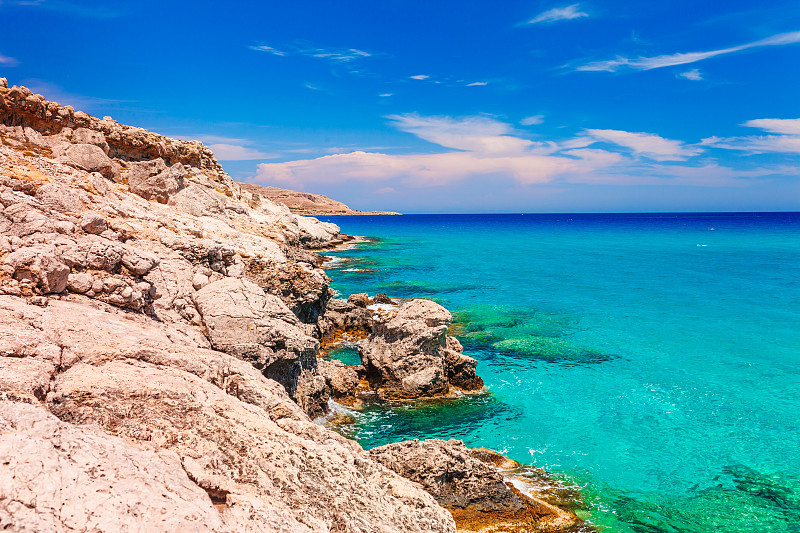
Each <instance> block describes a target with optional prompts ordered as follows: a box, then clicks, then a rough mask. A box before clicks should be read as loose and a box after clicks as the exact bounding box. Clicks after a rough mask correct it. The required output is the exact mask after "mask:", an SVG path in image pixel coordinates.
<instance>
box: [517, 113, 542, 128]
mask: <svg viewBox="0 0 800 533" xmlns="http://www.w3.org/2000/svg"><path fill="white" fill-rule="evenodd" d="M542 122H544V115H532V116H530V117H525V118H523V119H522V120H520V121H519V123H520V124H522V125H523V126H536V125H537V124H541V123H542Z"/></svg>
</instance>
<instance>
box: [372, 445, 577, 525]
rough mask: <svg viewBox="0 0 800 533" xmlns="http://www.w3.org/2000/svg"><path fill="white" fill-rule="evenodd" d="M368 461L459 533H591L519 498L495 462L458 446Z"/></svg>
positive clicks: (377, 453)
mask: <svg viewBox="0 0 800 533" xmlns="http://www.w3.org/2000/svg"><path fill="white" fill-rule="evenodd" d="M369 455H370V457H372V458H373V459H374V460H376V461H378V462H379V463H381V464H382V465H384V466H386V467H388V468H390V469H392V470H394V471H395V472H397V473H398V474H400V475H401V476H403V477H405V478H408V479H410V480H412V481H416V482H417V483H419V484H420V485H422V486H423V487H424V488H425V490H427V491H428V492H429V493H430V494H431V495H433V497H434V498H436V501H438V502H439V503H440V504H441V505H442V506H444V507H445V508H447V509H449V510H450V512H451V513H453V517H454V518H455V520H456V526H457V527H458V529H459V531H475V532H484V531H486V532H490V531H505V532H515V531H519V532H523V531H540V532H543V533H545V532H555V531H587V532H588V531H593V530H592V529H590V528H589V527H588V526H585V525H584V524H583V522H582V521H581V520H580V519H579V518H578V517H577V516H575V515H574V514H572V513H570V512H568V511H565V510H563V509H561V508H559V507H556V506H554V505H551V504H549V503H547V502H545V501H542V500H540V499H536V498H533V497H531V496H527V495H525V494H523V493H522V492H520V491H519V490H518V489H517V488H516V487H515V486H514V485H513V484H512V483H511V482H508V481H506V479H505V478H504V476H503V474H502V473H501V472H500V471H499V470H498V468H497V467H496V466H495V464H494V461H493V460H494V459H495V457H491V456H488V457H487V454H486V453H485V452H483V451H481V450H470V449H468V448H467V447H466V446H464V443H462V442H461V441H458V440H449V441H445V440H439V439H428V440H424V441H420V440H412V441H405V442H398V443H395V444H387V445H385V446H380V447H378V448H373V449H372V450H370V452H369ZM496 457H498V458H502V456H496Z"/></svg>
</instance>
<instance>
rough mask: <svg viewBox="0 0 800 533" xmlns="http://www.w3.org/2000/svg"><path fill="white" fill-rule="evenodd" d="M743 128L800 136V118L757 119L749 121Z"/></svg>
mask: <svg viewBox="0 0 800 533" xmlns="http://www.w3.org/2000/svg"><path fill="white" fill-rule="evenodd" d="M742 126H747V127H750V128H758V129H760V130H764V131H768V132H770V133H783V134H786V135H800V118H757V119H754V120H748V121H747V122H745V123H744V124H742Z"/></svg>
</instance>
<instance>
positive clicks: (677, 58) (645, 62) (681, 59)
mask: <svg viewBox="0 0 800 533" xmlns="http://www.w3.org/2000/svg"><path fill="white" fill-rule="evenodd" d="M798 42H800V31H795V32H789V33H780V34H778V35H773V36H771V37H767V38H766V39H761V40H759V41H754V42H752V43H746V44H741V45H738V46H732V47H730V48H721V49H719V50H711V51H708V52H687V53H677V54H668V55H660V56H654V57H641V56H640V57H637V58H627V57H623V56H617V57H616V58H614V59H608V60H605V61H593V62H591V63H586V64H584V65H580V66H578V67H577V68H576V69H575V70H580V71H587V72H616V71H618V70H620V69H622V68H630V69H633V70H652V69H655V68H663V67H672V66H675V65H685V64H688V63H695V62H697V61H703V60H704V59H709V58H711V57H716V56H720V55H724V54H732V53H734V52H741V51H743V50H749V49H751V48H759V47H763V46H783V45H787V44H794V43H798Z"/></svg>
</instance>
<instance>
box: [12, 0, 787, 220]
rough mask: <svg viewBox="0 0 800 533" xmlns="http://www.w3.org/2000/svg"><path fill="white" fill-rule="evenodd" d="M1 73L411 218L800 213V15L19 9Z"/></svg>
mask: <svg viewBox="0 0 800 533" xmlns="http://www.w3.org/2000/svg"><path fill="white" fill-rule="evenodd" d="M0 28H2V30H1V31H0V77H6V78H8V81H9V84H10V85H12V84H17V85H27V86H28V87H30V88H31V89H32V90H33V91H34V92H37V93H41V94H43V95H44V96H45V97H46V98H47V99H48V100H55V101H58V102H60V103H62V104H70V105H73V106H74V107H75V108H76V109H81V110H84V111H86V112H88V113H91V114H93V115H97V116H101V117H102V116H112V117H113V118H114V119H116V120H117V121H119V122H121V123H123V124H129V125H133V126H138V127H143V128H147V129H149V130H151V131H156V132H158V133H162V134H164V135H168V136H170V137H175V138H179V139H185V140H190V139H197V140H201V141H203V142H204V143H205V144H207V145H209V146H210V147H211V149H212V150H213V151H214V153H215V155H216V156H217V158H218V159H219V160H220V162H221V163H222V165H223V167H224V168H225V169H226V171H227V172H228V173H229V174H230V175H231V176H233V177H234V178H235V179H237V180H240V181H248V182H254V183H259V184H262V185H273V186H277V187H284V188H290V189H295V190H302V191H307V192H313V193H320V194H325V195H327V196H330V197H331V198H334V199H337V200H340V201H343V202H345V203H346V204H348V205H349V206H351V207H352V208H354V209H362V210H370V209H381V210H394V211H401V212H404V213H437V212H442V213H481V212H664V211H798V210H800V2H798V1H797V0H769V1H763V0H761V1H754V0H751V1H743V0H726V1H724V2H723V1H701V0H691V1H687V0H649V1H647V2H642V1H641V0H636V1H623V0H620V1H610V0H606V1H600V0H587V1H581V2H572V1H571V0H567V1H566V2H559V1H550V0H547V1H539V0H527V1H517V0H505V1H502V2H498V1H492V2H490V1H486V0H480V1H477V0H462V1H459V2H453V1H450V0H436V1H431V0H426V1H416V0H403V1H400V0H377V1H376V0H370V1H361V0H341V1H338V2H332V1H330V0H324V1H323V0H319V1H303V0H294V1H292V2H276V1H266V2H239V1H236V0H229V1H228V2H226V3H224V4H220V3H218V2H213V3H212V2H202V1H201V2H197V1H194V2H183V1H164V0H162V1H159V2H155V1H152V0H139V1H136V2H127V1H122V0H119V1H116V2H99V1H98V2H86V1H79V0H24V1H13V0H0Z"/></svg>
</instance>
